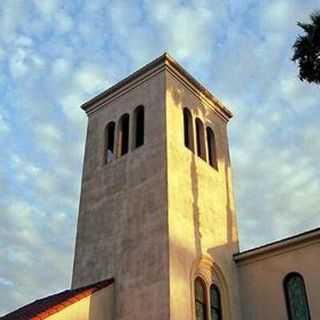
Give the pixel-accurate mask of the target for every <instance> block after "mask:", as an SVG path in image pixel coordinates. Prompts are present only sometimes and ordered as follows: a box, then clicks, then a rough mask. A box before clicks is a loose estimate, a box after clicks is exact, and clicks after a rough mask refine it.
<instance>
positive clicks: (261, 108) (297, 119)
mask: <svg viewBox="0 0 320 320" xmlns="http://www.w3.org/2000/svg"><path fill="white" fill-rule="evenodd" d="M317 4H318V8H319V2H318V0H304V1H301V0H276V1H272V0H271V1H257V0H256V1H254V0H242V1H231V0H228V1H222V0H197V1H196V0H192V1H187V0H184V1H178V0H170V1H160V0H141V1H131V0H130V1H129V0H125V1H121V0H116V1H111V0H109V1H108V0H96V1H94V0H73V1H71V0H70V1H63V0H45V1H43V0H29V1H25V0H1V1H0V148H1V153H0V219H1V221H0V296H1V302H0V315H1V314H3V313H5V312H7V311H10V310H12V309H15V308H17V307H18V306H20V305H22V304H25V303H27V302H29V301H31V300H33V299H35V298H38V297H41V296H45V295H48V294H50V293H53V292H55V291H57V290H61V289H64V288H66V287H69V286H70V279H71V268H72V260H73V248H74V239H75V224H76V217H77V210H78V199H79V187H80V178H81V166H82V158H83V147H84V136H85V129H86V117H85V114H84V113H83V112H82V110H80V109H79V105H80V104H81V103H82V102H84V101H85V100H86V99H88V98H89V97H92V96H94V95H95V94H97V93H98V92H100V91H101V90H104V89H106V88H108V87H109V86H110V85H112V84H114V83H115V82H117V81H118V80H120V79H121V78H123V77H125V76H127V75H128V74H129V73H131V72H133V71H135V70H136V69H137V68H139V67H141V66H142V65H144V64H145V63H147V62H148V61H150V60H152V59H154V58H155V57H157V56H159V55H160V54H162V53H163V51H168V52H169V53H170V54H171V55H172V56H173V57H174V58H175V59H176V60H177V61H178V62H179V63H181V64H182V65H183V66H184V67H185V68H186V69H187V70H188V71H190V72H191V73H192V74H193V75H194V76H195V77H196V78H197V79H199V80H200V81H201V82H202V83H203V84H204V85H205V86H207V87H208V88H209V89H210V90H211V92H213V94H215V95H216V96H217V97H219V98H220V99H221V100H222V101H224V102H225V103H226V104H227V105H229V106H230V108H231V110H232V111H233V112H234V114H235V117H234V118H233V120H232V121H231V124H230V127H229V134H230V147H231V157H232V163H233V176H234V184H235V195H236V200H237V209H238V220H239V229H240V241H241V248H242V249H246V248H251V247H254V246H257V245H261V244H264V243H266V242H269V241H272V240H275V239H279V238H281V237H285V236H288V235H292V234H295V233H298V232H301V231H304V230H307V229H311V228H315V227H317V226H319V225H320V212H319V198H320V197H319V196H320V182H319V181H320V163H319V161H318V160H319V159H318V158H319V154H320V139H319V136H320V129H319V127H320V121H319V118H320V105H319V104H320V87H316V86H314V85H310V84H304V83H301V82H300V81H299V80H298V79H297V70H296V67H295V65H294V64H293V63H292V62H291V61H290V57H291V56H292V50H291V46H292V43H293V42H294V40H295V37H296V34H297V33H298V32H300V30H299V28H298V27H297V26H296V21H297V20H302V21H307V20H308V16H309V14H310V13H311V12H312V10H314V9H316V8H317V7H316V5H317Z"/></svg>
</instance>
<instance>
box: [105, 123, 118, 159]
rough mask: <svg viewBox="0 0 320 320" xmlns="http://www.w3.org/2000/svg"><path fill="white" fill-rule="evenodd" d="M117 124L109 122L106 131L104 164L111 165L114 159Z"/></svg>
mask: <svg viewBox="0 0 320 320" xmlns="http://www.w3.org/2000/svg"><path fill="white" fill-rule="evenodd" d="M115 127H116V124H115V123H114V121H111V122H109V123H108V124H107V125H106V127H105V129H104V139H105V140H104V141H105V142H104V143H105V149H104V150H105V151H104V162H105V163H109V162H110V161H112V160H113V159H114V133H115Z"/></svg>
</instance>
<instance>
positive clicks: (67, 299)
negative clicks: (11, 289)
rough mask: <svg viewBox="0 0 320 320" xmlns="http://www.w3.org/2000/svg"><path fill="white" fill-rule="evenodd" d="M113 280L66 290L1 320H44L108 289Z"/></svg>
mask: <svg viewBox="0 0 320 320" xmlns="http://www.w3.org/2000/svg"><path fill="white" fill-rule="evenodd" d="M113 281H114V280H113V279H107V280H103V281H99V282H97V283H94V284H91V285H88V286H85V287H81V288H78V289H73V290H65V291H62V292H60V293H57V294H53V295H51V296H48V297H46V298H42V299H39V300H36V301H34V302H32V303H30V304H28V305H25V306H24V307H22V308H19V309H17V310H15V311H13V312H10V313H8V314H7V315H5V316H4V317H1V318H0V319H1V320H42V319H46V318H47V317H49V316H50V315H52V314H54V313H56V312H59V311H60V310H62V309H64V308H66V307H67V306H70V305H71V304H73V303H75V302H77V301H80V300H81V299H83V298H85V297H87V296H90V295H92V294H93V293H94V292H96V291H98V290H100V289H102V288H105V287H108V286H109V285H111V284H112V283H113Z"/></svg>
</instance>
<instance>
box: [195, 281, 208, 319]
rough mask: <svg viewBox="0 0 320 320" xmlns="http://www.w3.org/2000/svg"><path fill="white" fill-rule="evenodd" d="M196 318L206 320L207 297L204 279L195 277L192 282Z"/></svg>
mask: <svg viewBox="0 0 320 320" xmlns="http://www.w3.org/2000/svg"><path fill="white" fill-rule="evenodd" d="M194 290H195V307H196V320H207V318H208V317H207V297H206V286H205V283H204V281H203V280H202V279H201V278H200V277H197V278H196V280H195V282H194Z"/></svg>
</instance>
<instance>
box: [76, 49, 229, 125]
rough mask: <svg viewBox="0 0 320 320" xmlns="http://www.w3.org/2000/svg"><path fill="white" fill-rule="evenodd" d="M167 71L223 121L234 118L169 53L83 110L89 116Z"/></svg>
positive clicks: (124, 80)
mask: <svg viewBox="0 0 320 320" xmlns="http://www.w3.org/2000/svg"><path fill="white" fill-rule="evenodd" d="M165 69H166V70H167V71H168V72H170V73H171V74H172V75H174V76H175V77H176V78H178V79H179V80H180V82H183V83H184V84H185V85H186V86H187V87H188V88H189V89H191V91H192V92H194V93H195V94H196V95H197V96H198V97H200V98H201V99H202V100H203V101H205V102H206V103H207V104H209V105H210V106H211V107H212V108H213V109H214V110H215V111H216V112H217V113H218V114H219V115H220V116H221V117H223V119H225V120H226V121H228V120H229V119H230V118H232V113H231V111H229V110H228V108H227V107H226V106H225V105H224V104H223V103H222V102H221V101H220V100H218V99H217V98H216V97H215V96H214V95H213V94H212V93H210V92H209V91H208V90H207V89H206V88H205V87H204V86H203V85H202V84H201V83H200V82H198V81H197V80H196V79H195V78H194V77H193V76H192V75H191V74H190V73H188V72H187V71H186V70H185V69H184V68H183V67H182V66H181V65H179V64H178V63H177V62H176V61H175V60H174V59H173V58H172V57H170V55H169V54H168V53H164V54H163V55H161V56H160V57H158V58H157V59H155V60H153V61H151V62H150V63H148V64H147V65H145V66H144V67H142V68H141V69H139V70H137V71H136V72H134V73H132V74H131V75H129V76H128V77H126V78H125V79H123V80H121V81H120V82H118V83H116V84H115V85H113V86H112V87H110V88H109V89H107V90H105V91H103V92H102V93H100V94H98V95H97V96H96V97H94V98H92V99H90V100H89V101H87V102H85V103H84V104H82V105H81V108H82V109H83V110H84V111H86V113H87V114H88V115H91V114H92V113H94V112H96V111H97V110H99V109H100V108H101V107H102V106H103V105H106V104H108V103H110V102H111V101H112V100H113V99H115V98H117V97H119V96H121V95H122V94H124V93H126V92H128V91H130V90H132V89H134V88H135V87H137V86H138V85H140V84H141V83H143V82H144V81H146V80H148V79H150V78H151V77H153V76H155V75H156V74H158V73H159V72H161V71H164V70H165Z"/></svg>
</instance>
